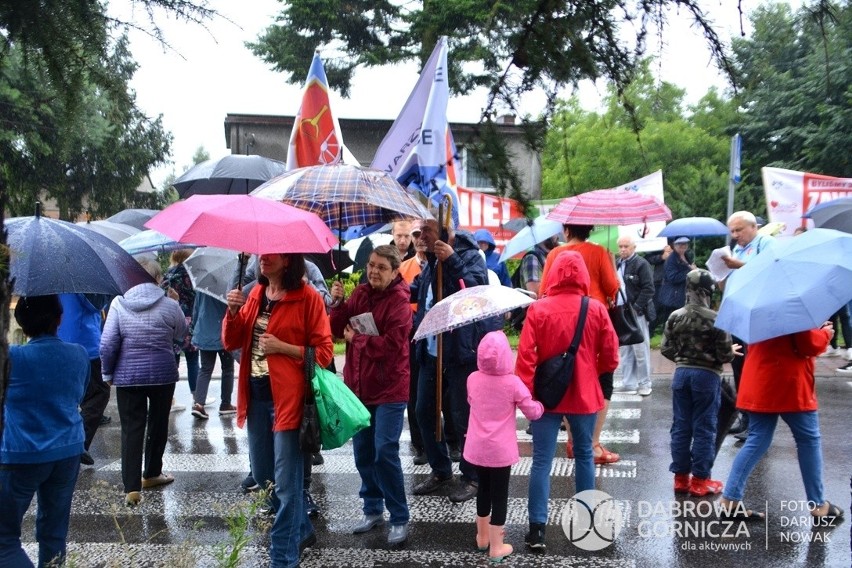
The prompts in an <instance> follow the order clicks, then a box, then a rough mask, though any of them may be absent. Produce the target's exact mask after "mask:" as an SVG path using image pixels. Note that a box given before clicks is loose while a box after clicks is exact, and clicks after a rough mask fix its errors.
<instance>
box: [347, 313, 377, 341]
mask: <svg viewBox="0 0 852 568" xmlns="http://www.w3.org/2000/svg"><path fill="white" fill-rule="evenodd" d="M349 325H351V326H352V329H354V330H355V331H357V332H358V333H360V334H362V335H378V334H379V328H377V327H376V320H375V319H373V314H372V312H366V313H363V314H358V315H357V316H352V317H351V318H349Z"/></svg>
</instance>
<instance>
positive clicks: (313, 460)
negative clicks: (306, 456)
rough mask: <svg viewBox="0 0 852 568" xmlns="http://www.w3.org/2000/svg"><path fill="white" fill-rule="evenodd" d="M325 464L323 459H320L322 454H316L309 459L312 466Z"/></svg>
mask: <svg viewBox="0 0 852 568" xmlns="http://www.w3.org/2000/svg"><path fill="white" fill-rule="evenodd" d="M324 463H325V459H324V458H323V457H322V454H321V453H319V452H317V453H315V454H314V455H313V456H312V457H311V464H312V465H322V464H324Z"/></svg>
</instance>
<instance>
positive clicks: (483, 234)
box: [473, 229, 497, 252]
mask: <svg viewBox="0 0 852 568" xmlns="http://www.w3.org/2000/svg"><path fill="white" fill-rule="evenodd" d="M473 238H474V239H476V243H477V244H479V242H480V241H484V242H486V243H488V252H491V251H493V250H494V248H495V247H496V246H497V243H496V242H495V241H494V235H492V234H491V231H489V230H488V229H479V230H478V231H476V232H475V233H473Z"/></svg>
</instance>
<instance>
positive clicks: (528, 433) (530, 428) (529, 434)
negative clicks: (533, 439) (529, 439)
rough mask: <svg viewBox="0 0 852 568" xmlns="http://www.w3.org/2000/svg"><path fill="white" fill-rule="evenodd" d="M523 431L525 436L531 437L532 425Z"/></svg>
mask: <svg viewBox="0 0 852 568" xmlns="http://www.w3.org/2000/svg"><path fill="white" fill-rule="evenodd" d="M524 431H525V432H526V433H527V436H532V424H530V425H529V426H527V429H526V430H524Z"/></svg>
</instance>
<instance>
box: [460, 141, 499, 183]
mask: <svg viewBox="0 0 852 568" xmlns="http://www.w3.org/2000/svg"><path fill="white" fill-rule="evenodd" d="M459 154H460V156H459V157H460V160H461V164H460V165H461V170H462V172H463V175H462V178H461V180H460V182H461V185H462V186H463V187H468V188H471V189H480V190H481V189H487V190H493V188H494V186H493V184H492V183H491V180H490V179H489V178H488V176H486V175H485V174H483V173H482V172H481V171H480V170H479V168H478V167H477V164H476V160H474V158H473V154H472V153H471V154H468V151H467V148H462V149H461V152H459Z"/></svg>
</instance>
